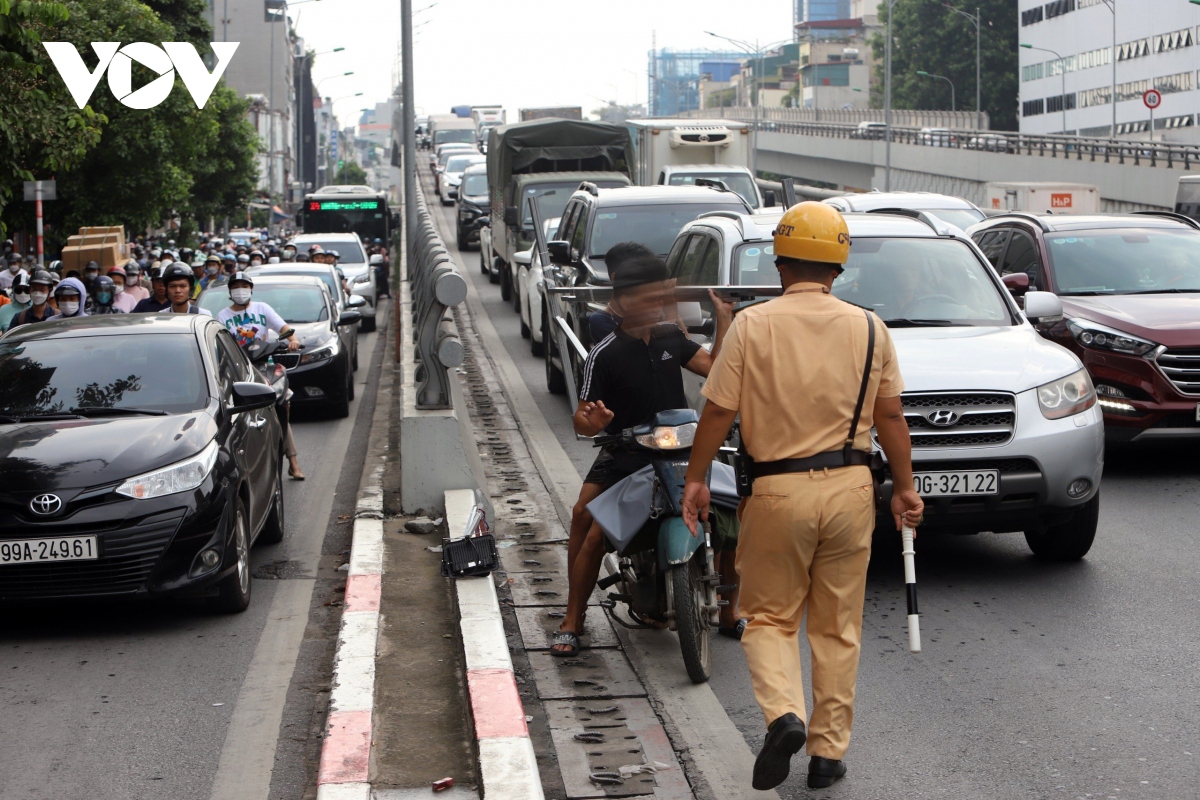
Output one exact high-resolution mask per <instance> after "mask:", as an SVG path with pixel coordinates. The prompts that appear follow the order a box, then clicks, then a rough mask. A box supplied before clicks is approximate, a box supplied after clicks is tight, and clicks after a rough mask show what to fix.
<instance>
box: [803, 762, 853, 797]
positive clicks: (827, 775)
mask: <svg viewBox="0 0 1200 800" xmlns="http://www.w3.org/2000/svg"><path fill="white" fill-rule="evenodd" d="M844 777H846V765H845V764H843V763H842V762H841V761H834V760H833V759H832V758H821V757H820V756H813V757H812V758H811V759H809V761H808V788H810V789H824V788H825V787H827V786H833V784H834V781H840V780H841V779H842V778H844Z"/></svg>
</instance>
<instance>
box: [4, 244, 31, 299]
mask: <svg viewBox="0 0 1200 800" xmlns="http://www.w3.org/2000/svg"><path fill="white" fill-rule="evenodd" d="M23 260H24V259H22V258H21V254H20V253H18V252H16V251H15V250H14V251H13V252H12V253H10V254H9V256H8V261H7V262H5V260H4V259H3V258H2V257H0V289H3V290H4V291H6V292H7V291H8V290H9V289H10V288H11V287H12V285H13V281H15V280H16V279H17V278H24V279H25V280H29V273H28V272H26V271H25V270H24V268H23V267H22V261H23Z"/></svg>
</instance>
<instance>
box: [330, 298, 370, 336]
mask: <svg viewBox="0 0 1200 800" xmlns="http://www.w3.org/2000/svg"><path fill="white" fill-rule="evenodd" d="M355 296H357V295H355ZM364 302H365V301H364ZM361 319H362V312H361V311H356V310H354V309H350V310H349V311H343V312H342V314H341V316H339V317H338V321H337V324H338V327H339V328H340V327H341V326H343V325H353V324H354V323H356V322H358V321H359V320H361Z"/></svg>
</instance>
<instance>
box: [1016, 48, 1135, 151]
mask: <svg viewBox="0 0 1200 800" xmlns="http://www.w3.org/2000/svg"><path fill="white" fill-rule="evenodd" d="M1021 47H1024V48H1025V49H1026V50H1041V51H1042V52H1043V53H1049V54H1050V55H1052V56H1054V57H1055V58H1057V59H1058V74H1059V77H1061V78H1062V118H1063V119H1062V126H1063V131H1062V132H1063V135H1064V136H1065V135H1066V133H1067V64H1066V62H1065V61H1063V57H1062V56H1060V55H1059V54H1058V53H1056V52H1055V51H1053V50H1051V49H1050V48H1049V47H1034V46H1033V45H1031V44H1028V43H1026V42H1021ZM1113 100H1114V103H1115V101H1116V95H1115V94H1114V95H1113ZM1113 130H1116V129H1115V128H1114V129H1113ZM1152 133H1153V132H1152ZM1151 138H1153V137H1151Z"/></svg>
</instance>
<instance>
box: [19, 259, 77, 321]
mask: <svg viewBox="0 0 1200 800" xmlns="http://www.w3.org/2000/svg"><path fill="white" fill-rule="evenodd" d="M76 283H78V281H76ZM53 285H54V278H52V277H51V276H50V273H49V272H47V271H46V270H44V269H39V270H36V271H34V273H33V276H32V277H31V278H29V308H26V309H23V310H22V311H19V312H17V313H16V314H15V315H14V316H13V318H12V319H11V320H9V322H8V325H7V326H6V330H12V329H13V328H15V327H17V326H18V325H25V324H27V323H31V322H44V321H45V320H48V319H50V318H51V317H56V316H58V312H57V311H55V310H54V308H53V307H52V306H51V305H50V303H49V300H50V287H52V286H53ZM0 310H2V309H0Z"/></svg>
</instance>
